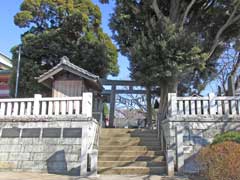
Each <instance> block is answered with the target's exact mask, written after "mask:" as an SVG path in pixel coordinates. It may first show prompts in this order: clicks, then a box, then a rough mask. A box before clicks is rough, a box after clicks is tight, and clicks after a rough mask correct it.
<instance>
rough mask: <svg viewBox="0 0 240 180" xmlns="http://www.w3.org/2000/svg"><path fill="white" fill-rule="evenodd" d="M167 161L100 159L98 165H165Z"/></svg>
mask: <svg viewBox="0 0 240 180" xmlns="http://www.w3.org/2000/svg"><path fill="white" fill-rule="evenodd" d="M165 165H166V162H165V161H159V162H154V161H153V162H151V161H98V167H124V166H135V167H160V166H165Z"/></svg>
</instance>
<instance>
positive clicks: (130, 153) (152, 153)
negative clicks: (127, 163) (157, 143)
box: [99, 150, 163, 156]
mask: <svg viewBox="0 0 240 180" xmlns="http://www.w3.org/2000/svg"><path fill="white" fill-rule="evenodd" d="M100 155H109V156H112V155H126V156H161V155H163V152H162V151H126V150H124V151H109V150H104V151H103V150H100V151H99V156H100Z"/></svg>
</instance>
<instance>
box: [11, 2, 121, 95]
mask: <svg viewBox="0 0 240 180" xmlns="http://www.w3.org/2000/svg"><path fill="white" fill-rule="evenodd" d="M20 10H21V11H20V12H19V13H17V14H16V16H15V17H14V22H15V24H16V25H17V26H19V27H23V28H27V29H28V31H27V32H25V33H24V34H23V35H22V44H21V46H22V61H21V71H20V84H19V89H20V96H32V95H33V94H34V93H37V92H43V89H44V88H43V87H42V86H41V85H40V84H38V83H37V81H36V79H35V77H38V76H39V75H40V74H42V73H44V72H46V71H47V70H48V69H50V68H52V67H53V66H55V65H56V64H57V63H59V60H60V58H61V57H62V56H68V58H69V59H70V60H71V62H72V63H74V64H76V65H78V66H81V67H82V68H84V69H86V70H88V71H90V72H92V73H94V74H97V75H99V76H100V77H106V76H107V75H108V74H111V75H117V74H118V72H119V67H118V65H117V57H118V55H117V49H116V47H115V46H114V44H113V43H112V41H111V39H110V37H108V36H107V34H105V33H104V32H103V30H102V28H101V12H100V10H99V8H98V6H96V5H94V4H93V3H92V2H91V0H68V1H65V0H24V1H23V3H22V4H21V8H20ZM16 50H17V48H13V50H12V52H13V60H14V67H15V68H16V60H17V51H16ZM29 67H32V68H29ZM15 68H14V69H15ZM14 77H15V70H14V71H13V76H12V78H13V80H12V81H11V82H12V83H11V84H12V87H14V83H13V82H14ZM13 89H14V88H13Z"/></svg>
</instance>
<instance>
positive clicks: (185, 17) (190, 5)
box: [180, 0, 196, 27]
mask: <svg viewBox="0 0 240 180" xmlns="http://www.w3.org/2000/svg"><path fill="white" fill-rule="evenodd" d="M195 2H196V0H192V1H191V2H190V4H189V5H188V7H187V9H186V11H185V12H184V16H183V20H182V23H181V26H180V27H183V25H184V23H185V22H186V20H187V16H188V14H189V12H190V10H191V8H192V7H193V5H194V3H195Z"/></svg>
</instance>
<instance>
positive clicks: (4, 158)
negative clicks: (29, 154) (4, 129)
mask: <svg viewBox="0 0 240 180" xmlns="http://www.w3.org/2000/svg"><path fill="white" fill-rule="evenodd" d="M8 156H9V153H0V161H7V160H8V158H9V157H8Z"/></svg>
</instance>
